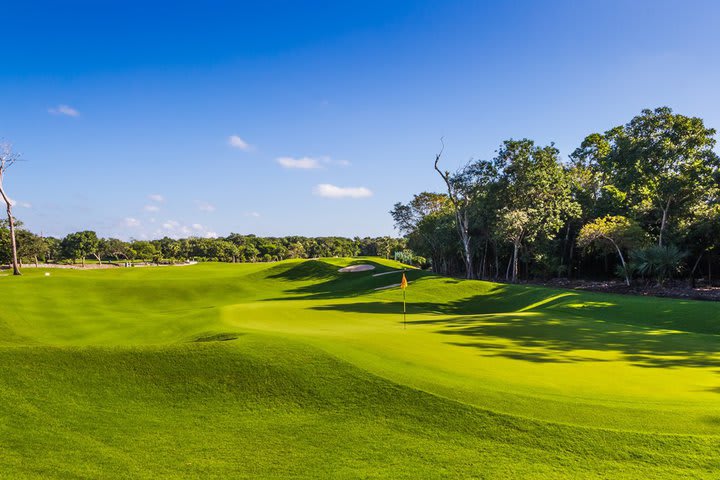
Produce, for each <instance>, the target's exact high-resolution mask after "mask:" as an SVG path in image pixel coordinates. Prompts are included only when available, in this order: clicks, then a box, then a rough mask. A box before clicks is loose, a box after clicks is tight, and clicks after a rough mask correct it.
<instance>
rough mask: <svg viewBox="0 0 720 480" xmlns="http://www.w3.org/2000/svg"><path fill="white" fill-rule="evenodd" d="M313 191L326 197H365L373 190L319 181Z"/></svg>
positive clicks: (370, 195) (370, 194)
mask: <svg viewBox="0 0 720 480" xmlns="http://www.w3.org/2000/svg"><path fill="white" fill-rule="evenodd" d="M313 193H314V194H315V195H317V196H319V197H326V198H367V197H372V194H373V192H372V191H371V190H370V189H368V188H365V187H338V186H335V185H331V184H329V183H321V184H320V185H318V186H316V187H315V188H314V189H313Z"/></svg>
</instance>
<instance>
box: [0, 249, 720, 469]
mask: <svg viewBox="0 0 720 480" xmlns="http://www.w3.org/2000/svg"><path fill="white" fill-rule="evenodd" d="M361 263H369V264H372V265H374V266H375V267H376V268H375V270H372V271H366V272H359V273H339V272H338V269H339V268H340V267H344V266H347V265H352V264H361ZM402 268H403V266H402V265H400V264H398V263H396V262H393V261H388V260H381V259H377V258H361V259H357V258H355V259H320V260H289V261H284V262H277V263H268V264H234V265H233V264H198V265H192V266H182V267H157V268H122V269H108V270H85V271H83V270H63V269H42V268H40V269H26V271H25V275H24V276H22V277H11V276H3V277H0V294H1V297H0V298H2V307H0V478H12V479H22V478H73V479H79V478H88V479H96V478H113V479H115V478H132V479H135V478H140V479H145V478H147V479H157V478H218V479H220V478H407V479H417V478H438V479H439V478H548V479H555V478H573V479H575V478H653V479H655V478H717V472H718V471H720V453H719V452H720V376H719V373H720V335H719V334H720V305H719V304H717V303H713V302H697V301H689V300H687V301H686V300H673V299H660V298H648V297H632V296H618V295H609V294H598V293H588V292H579V291H572V290H558V289H550V288H543V287H537V286H520V285H504V284H497V283H491V282H482V281H469V280H457V279H450V278H444V277H439V276H436V275H433V274H431V273H428V272H423V271H419V270H414V269H408V271H407V273H406V275H407V277H408V280H409V282H410V284H409V286H408V289H407V291H406V293H407V311H408V315H407V325H406V326H405V325H404V323H403V315H402V292H401V290H400V289H399V288H391V289H385V290H376V289H378V288H381V287H384V286H388V285H392V284H396V283H399V282H400V276H401V273H400V269H402ZM385 272H392V273H388V274H385V275H378V276H376V275H375V274H377V273H385ZM46 273H49V275H46Z"/></svg>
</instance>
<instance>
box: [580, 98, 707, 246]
mask: <svg viewBox="0 0 720 480" xmlns="http://www.w3.org/2000/svg"><path fill="white" fill-rule="evenodd" d="M714 135H715V130H714V129H711V128H706V127H705V125H704V123H703V121H702V120H701V119H699V118H696V117H686V116H684V115H679V114H674V113H673V111H672V110H671V109H670V108H668V107H661V108H657V109H655V110H643V111H642V113H641V114H640V115H638V116H636V117H635V118H633V119H632V120H631V121H630V122H628V123H627V124H626V125H623V126H619V127H615V128H613V129H611V130H608V131H607V132H605V134H603V135H600V134H592V135H590V136H588V137H587V138H586V139H585V141H583V143H582V145H581V146H580V148H579V149H577V150H576V151H575V152H574V153H573V157H574V158H576V159H577V160H578V162H580V163H583V164H585V165H587V166H588V167H589V168H591V169H593V170H595V172H596V174H597V176H598V177H599V178H602V181H603V182H604V185H603V186H604V187H605V188H604V191H603V192H604V193H605V195H609V196H611V197H614V198H615V199H617V200H619V201H620V202H622V203H624V205H625V206H626V208H627V209H628V211H629V213H630V214H631V215H633V216H637V217H638V218H643V219H645V221H646V223H647V224H648V225H649V226H650V227H651V228H652V229H653V230H655V231H656V232H657V241H658V245H660V246H662V245H663V242H664V241H665V239H666V235H667V231H668V224H669V222H671V221H672V218H673V216H674V215H679V214H681V213H684V212H686V211H687V209H688V208H689V207H690V206H692V205H694V204H695V203H696V202H697V201H699V200H700V199H701V198H702V197H703V196H704V195H705V194H706V193H707V191H708V190H709V189H713V188H715V187H716V185H717V181H718V170H719V169H720V158H718V155H717V154H716V153H715V152H714V151H713V148H714V146H715V139H714Z"/></svg>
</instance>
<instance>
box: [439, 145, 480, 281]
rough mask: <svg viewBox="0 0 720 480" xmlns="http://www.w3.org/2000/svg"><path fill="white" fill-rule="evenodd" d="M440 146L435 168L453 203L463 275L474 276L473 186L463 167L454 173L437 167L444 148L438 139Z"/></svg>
mask: <svg viewBox="0 0 720 480" xmlns="http://www.w3.org/2000/svg"><path fill="white" fill-rule="evenodd" d="M440 142H441V143H442V148H441V149H440V152H439V153H438V154H437V155H435V170H436V171H437V172H438V173H439V174H440V176H441V177H442V179H443V180H444V181H445V185H446V186H447V191H448V197H449V198H450V202H451V203H452V205H453V210H454V211H455V221H456V223H457V229H458V233H459V234H460V240H461V241H462V246H463V261H464V262H465V272H466V273H465V277H466V278H470V279H472V278H475V269H474V268H473V257H472V250H471V245H470V240H471V237H470V212H469V210H470V208H469V207H470V203H471V202H472V200H473V193H474V191H473V190H474V188H473V187H474V186H473V185H472V182H471V181H468V180H470V178H469V177H470V176H469V175H468V174H467V172H466V170H468V169H467V167H466V168H465V169H463V170H462V171H459V172H457V173H455V174H451V173H450V172H449V171H447V170H446V171H444V172H443V171H442V170H440V168H439V167H438V162H439V161H440V156H441V155H442V153H443V150H445V142H444V141H443V139H442V138H441V139H440Z"/></svg>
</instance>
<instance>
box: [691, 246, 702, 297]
mask: <svg viewBox="0 0 720 480" xmlns="http://www.w3.org/2000/svg"><path fill="white" fill-rule="evenodd" d="M703 255H705V252H702V253H701V254H700V255H698V258H697V260H695V265H693V268H692V271H691V272H690V288H695V270H696V269H697V267H698V265H700V260H701V259H702V257H703Z"/></svg>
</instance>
